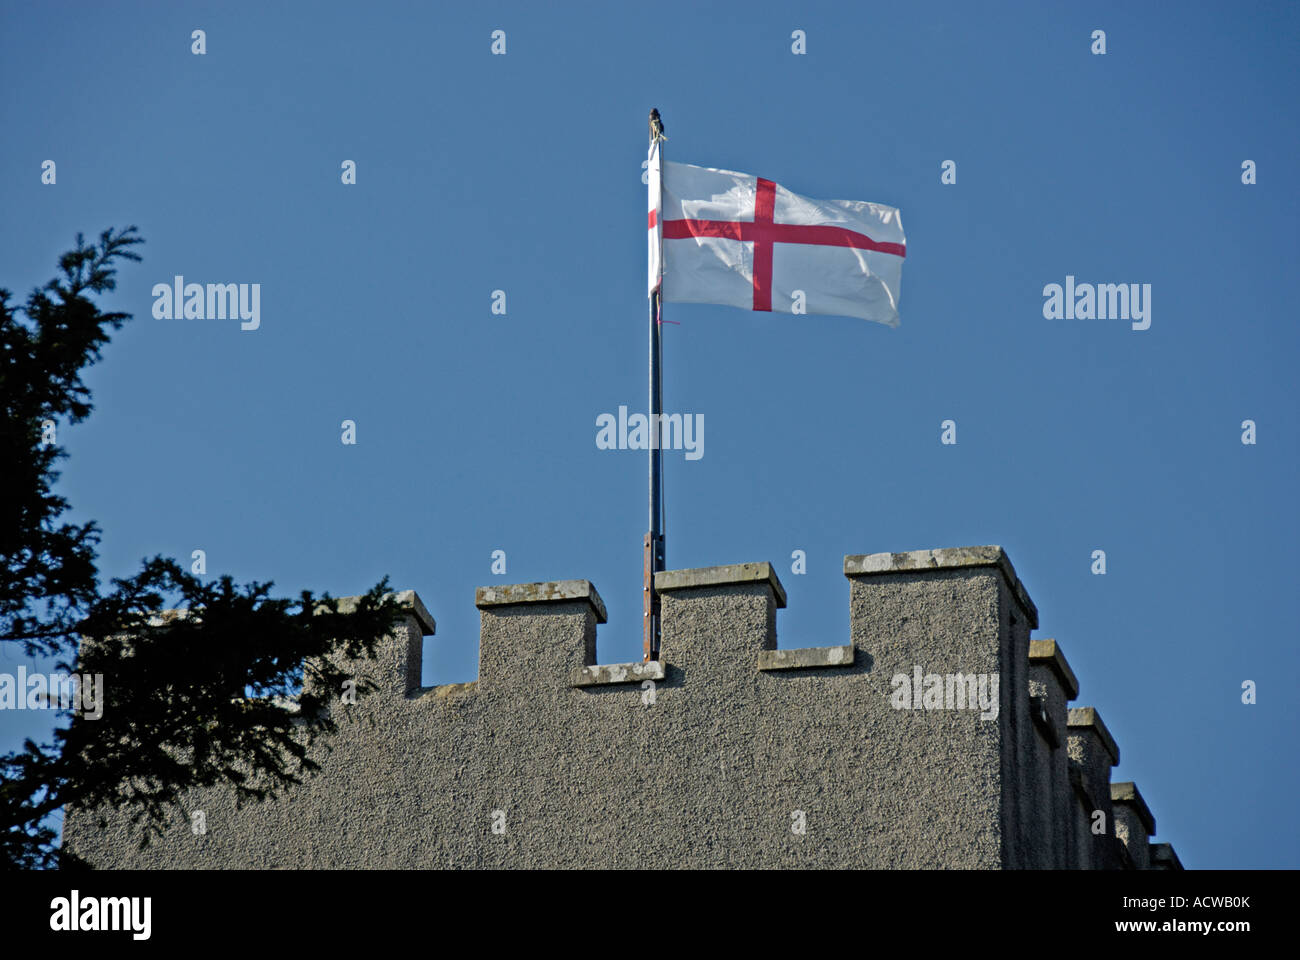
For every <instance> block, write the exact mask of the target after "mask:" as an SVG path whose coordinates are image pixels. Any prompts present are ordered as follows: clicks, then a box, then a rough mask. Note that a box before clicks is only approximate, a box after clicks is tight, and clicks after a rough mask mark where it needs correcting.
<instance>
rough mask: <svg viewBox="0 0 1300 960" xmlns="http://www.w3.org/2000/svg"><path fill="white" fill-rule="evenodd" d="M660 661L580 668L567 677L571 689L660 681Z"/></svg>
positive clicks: (661, 671)
mask: <svg viewBox="0 0 1300 960" xmlns="http://www.w3.org/2000/svg"><path fill="white" fill-rule="evenodd" d="M663 678H664V664H663V661H662V660H637V661H635V662H633V663H605V664H600V665H593V666H588V667H580V668H578V669H577V670H574V671H573V673H572V674H570V675H569V686H571V687H601V686H607V685H610V684H615V683H640V682H641V681H642V680H662V679H663Z"/></svg>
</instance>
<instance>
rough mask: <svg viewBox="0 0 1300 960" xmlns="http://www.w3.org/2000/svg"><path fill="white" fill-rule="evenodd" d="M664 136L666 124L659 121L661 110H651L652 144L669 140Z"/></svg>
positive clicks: (654, 108) (652, 108) (653, 108)
mask: <svg viewBox="0 0 1300 960" xmlns="http://www.w3.org/2000/svg"><path fill="white" fill-rule="evenodd" d="M667 139H668V138H667V137H665V136H664V122H663V120H661V119H659V109H658V108H657V107H651V108H650V142H651V143H658V142H659V141H660V140H667Z"/></svg>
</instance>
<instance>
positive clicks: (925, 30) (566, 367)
mask: <svg viewBox="0 0 1300 960" xmlns="http://www.w3.org/2000/svg"><path fill="white" fill-rule="evenodd" d="M1298 27H1300V8H1297V7H1296V6H1295V5H1293V4H1281V3H1233V4H1229V3H1216V4H1195V3H1186V4H1177V5H1156V4H1088V5H1083V4H1078V5H1071V6H1070V7H1068V8H1066V7H1065V6H1064V5H1059V4H1039V3H1025V4H1006V3H1001V4H988V5H986V4H970V3H961V2H956V3H931V4H911V3H909V4H852V5H850V4H810V3H800V4H797V5H782V4H765V3H745V4H738V3H737V4H707V5H706V4H698V3H682V4H679V3H672V2H665V3H656V4H653V5H649V6H646V5H632V4H590V5H587V4H566V3H561V4H546V5H541V4H491V5H489V4H458V5H449V4H440V5H433V4H418V3H411V4H394V3H382V2H376V3H371V4H363V5H352V4H327V3H310V4H306V3H302V4H296V3H275V4H251V3H241V4H173V3H155V4H133V3H123V4H91V3H84V4H68V3H43V4H27V3H22V4H19V3H5V4H3V5H2V6H0V89H2V90H4V91H5V93H4V95H3V97H2V98H0V110H2V111H3V113H2V114H0V116H2V118H3V124H2V126H0V129H2V130H3V131H4V139H5V147H4V149H3V150H0V209H2V210H3V211H4V218H3V222H4V227H3V230H2V231H0V264H2V265H3V266H2V268H0V285H2V286H5V287H8V288H9V289H10V290H12V291H14V293H15V294H17V295H19V296H25V295H26V293H27V292H28V291H29V290H30V289H31V287H32V286H34V285H36V284H38V283H41V282H43V281H44V280H46V279H48V278H49V277H50V276H52V275H53V271H54V267H55V261H56V259H57V257H58V255H59V254H60V253H61V252H62V251H64V250H66V249H67V248H68V247H69V246H70V245H71V243H72V241H73V238H74V236H75V234H76V233H77V232H78V231H82V232H85V233H86V234H88V235H97V234H98V233H99V231H101V230H102V229H104V228H105V227H108V226H125V225H127V224H132V223H134V224H138V225H139V227H140V228H141V232H142V233H143V235H144V236H145V237H146V239H147V244H146V245H145V246H144V247H143V248H142V249H141V251H140V252H141V253H142V254H143V256H144V258H145V260H144V262H143V263H142V264H127V265H125V266H124V267H123V269H122V271H121V274H120V283H119V286H118V289H117V291H116V292H115V293H114V294H112V295H111V296H109V297H108V298H106V299H105V301H104V304H105V307H106V308H115V309H122V310H127V311H131V312H133V313H134V314H135V319H134V321H132V322H131V323H130V324H129V325H128V326H127V327H126V328H125V329H123V330H122V331H121V332H120V333H119V334H118V335H117V336H116V337H115V338H114V341H113V343H112V344H111V345H110V346H109V347H108V348H107V350H106V353H105V357H104V360H103V361H102V362H101V363H100V364H99V365H98V366H96V367H94V368H93V369H92V370H91V371H90V373H89V375H88V377H87V382H88V384H89V385H90V387H91V388H92V391H93V397H94V401H95V406H96V409H95V412H94V414H93V415H92V417H91V418H90V419H89V420H87V421H86V422H85V423H83V424H81V425H78V426H76V427H71V428H67V429H65V430H63V431H62V433H61V435H60V440H61V442H62V443H63V444H64V446H65V447H66V449H67V450H68V452H69V453H70V455H71V456H70V459H69V460H67V461H65V462H64V464H63V471H64V473H63V479H62V481H61V487H60V489H61V492H62V493H63V494H64V495H65V496H67V497H68V498H69V500H70V501H71V502H72V503H73V505H74V507H75V510H74V513H73V517H74V518H75V519H88V518H94V519H96V520H97V521H98V522H99V523H100V525H101V526H102V528H103V531H104V540H103V545H102V550H101V558H100V559H101V572H102V574H103V575H104V576H105V577H109V576H123V575H127V574H129V573H131V572H133V571H134V570H135V569H137V568H138V563H139V561H140V559H141V558H142V557H144V556H148V555H152V554H154V553H162V554H165V555H170V556H175V557H178V558H182V559H185V558H188V557H189V556H190V553H191V551H192V550H195V549H203V550H205V551H206V553H207V558H208V572H209V574H210V575H212V576H216V575H219V574H223V573H230V574H232V575H233V576H235V577H236V579H238V580H241V581H248V580H252V579H257V580H274V581H275V583H276V585H277V588H278V590H279V591H281V592H283V593H290V594H291V593H293V592H296V591H297V590H299V589H302V588H312V589H317V590H324V589H328V590H330V591H332V592H333V593H335V594H336V595H346V594H352V593H358V592H361V591H362V590H364V589H365V588H366V587H368V586H370V585H372V584H373V583H374V582H375V581H377V580H378V578H379V577H380V576H382V575H384V574H389V575H391V577H392V580H393V583H394V585H395V586H396V587H398V588H414V589H415V590H417V591H418V592H419V594H420V595H421V597H422V598H423V599H424V601H425V603H426V604H427V605H428V607H429V609H430V610H431V612H432V613H433V615H434V616H435V618H436V619H437V621H438V634H437V636H436V637H435V638H432V639H431V640H430V641H429V642H428V643H427V646H426V668H425V677H424V679H425V682H426V683H445V682H456V681H463V680H470V679H473V678H474V677H475V675H476V673H477V637H478V614H477V611H476V609H475V607H474V603H473V591H474V587H475V586H477V585H481V584H487V583H492V582H511V583H514V582H526V581H532V580H557V579H565V578H587V579H590V580H592V581H593V582H594V583H595V584H596V586H597V588H598V589H599V590H600V592H601V594H602V596H603V597H604V599H605V601H606V604H607V605H608V608H609V615H610V616H609V622H608V623H607V624H606V625H604V626H602V627H601V629H600V633H599V656H600V659H601V660H602V661H603V662H617V661H625V660H632V659H638V658H639V656H640V629H639V620H640V571H641V557H640V548H641V537H642V535H643V533H644V532H645V457H644V454H643V453H639V452H633V451H621V452H620V451H605V450H598V449H597V447H596V444H595V435H596V427H595V420H596V417H597V416H598V415H599V414H601V413H603V412H616V411H617V409H618V406H619V405H620V404H626V405H627V406H628V407H629V408H630V409H632V410H638V409H644V405H645V325H646V317H645V314H646V304H645V298H644V276H645V232H644V231H645V203H646V198H645V188H644V186H643V185H642V183H641V161H642V160H643V159H644V157H645V133H646V120H645V118H646V113H647V111H648V110H649V108H650V107H651V106H657V107H658V108H659V110H660V111H661V112H662V114H663V117H664V122H665V124H666V127H667V133H668V135H669V137H670V140H669V143H668V145H667V153H666V155H667V156H668V157H669V158H670V159H674V160H678V161H681V162H686V163H695V164H700V165H705V166H717V167H723V168H727V169H733V170H741V171H745V172H748V173H755V174H759V175H761V176H764V177H767V178H770V179H773V180H775V181H776V182H778V183H780V184H782V185H783V186H785V187H788V188H789V189H791V190H794V191H796V192H798V193H801V194H804V195H807V196H811V197H828V198H843V199H855V200H873V201H877V202H880V203H886V204H890V205H894V206H897V207H899V208H900V209H901V211H902V217H903V223H904V226H905V227H906V230H907V239H908V257H907V263H906V266H905V267H904V270H903V280H902V300H901V305H900V313H901V317H902V325H901V326H900V327H899V328H898V329H894V330H891V329H888V328H886V327H884V326H881V325H878V324H872V323H868V322H865V321H861V320H853V319H849V318H837V317H808V316H804V317H792V316H788V315H781V314H760V313H752V312H747V311H742V310H738V309H734V308H728V307H720V306H708V305H677V304H670V305H669V306H668V312H667V313H666V314H665V317H666V318H667V319H673V320H676V321H679V323H680V325H673V326H668V327H667V328H666V333H665V385H664V389H665V407H666V409H667V410H669V411H682V412H690V413H699V414H703V415H704V418H705V421H706V424H707V432H706V446H705V455H704V456H703V458H701V459H699V460H696V461H691V462H688V461H685V460H684V459H683V457H682V455H681V454H680V453H676V454H670V455H669V456H668V457H667V464H666V488H667V509H668V528H667V553H668V566H669V567H670V568H674V569H675V568H680V567H694V566H711V565H714V564H721V563H734V562H743V561H758V560H770V561H772V562H773V563H774V564H776V566H777V569H778V571H779V573H780V575H781V578H782V581H783V583H784V584H785V586H786V589H787V591H788V593H789V607H788V608H787V609H786V610H784V611H782V613H781V615H780V618H779V620H778V635H779V639H780V644H781V645H782V646H785V647H798V646H820V645H830V644H837V643H844V642H846V637H847V635H848V585H847V581H846V580H845V579H844V577H843V575H842V562H843V557H844V555H845V554H849V553H853V554H856V553H873V552H879V551H902V550H912V549H923V548H930V547H940V546H962V545H971V544H987V543H997V544H1001V545H1002V546H1004V547H1005V548H1006V549H1007V551H1008V552H1009V554H1010V556H1011V558H1012V561H1013V562H1014V563H1015V565H1016V568H1017V570H1018V572H1019V573H1020V575H1021V578H1022V579H1023V581H1024V583H1025V585H1026V587H1027V589H1028V591H1029V593H1030V595H1031V596H1032V597H1033V599H1034V601H1035V602H1036V603H1037V605H1038V607H1039V610H1040V615H1041V623H1042V628H1041V629H1040V630H1039V631H1037V633H1036V634H1035V637H1038V638H1045V637H1055V638H1056V639H1057V640H1058V641H1059V642H1060V643H1061V644H1062V646H1063V649H1064V651H1065V652H1066V655H1067V656H1068V657H1069V660H1070V662H1071V664H1072V665H1073V667H1074V669H1075V672H1076V673H1077V674H1078V676H1079V679H1080V684H1081V696H1080V699H1079V701H1077V705H1085V704H1087V705H1093V706H1096V707H1097V708H1098V709H1099V710H1100V712H1101V714H1102V716H1103V717H1104V718H1105V721H1106V723H1107V725H1108V726H1109V727H1110V729H1111V730H1112V732H1113V733H1114V734H1115V737H1116V739H1117V740H1118V742H1119V744H1120V748H1121V753H1122V760H1123V763H1122V764H1121V766H1120V767H1118V768H1117V769H1116V770H1115V771H1114V773H1113V777H1114V779H1115V780H1128V779H1133V780H1136V781H1137V782H1138V785H1139V787H1140V789H1141V790H1142V792H1143V793H1144V795H1145V796H1146V798H1147V800H1148V802H1149V803H1150V805H1151V807H1152V810H1153V812H1154V813H1155V815H1156V819H1157V824H1158V827H1159V838H1160V839H1165V840H1170V841H1172V842H1173V843H1174V845H1175V847H1176V849H1177V850H1178V851H1179V853H1180V855H1181V857H1182V858H1183V861H1184V863H1186V864H1187V865H1188V866H1195V867H1281V866H1286V867H1296V866H1300V836H1298V832H1297V826H1296V821H1295V817H1294V797H1295V795H1296V793H1297V790H1300V776H1297V765H1296V751H1295V742H1296V734H1297V732H1298V730H1297V727H1298V726H1300V724H1298V723H1297V719H1298V700H1297V695H1296V688H1295V685H1296V684H1297V682H1300V655H1297V650H1296V633H1297V631H1296V613H1297V601H1296V597H1297V591H1296V589H1295V583H1296V580H1297V575H1298V574H1300V553H1297V551H1296V550H1295V548H1294V543H1295V542H1296V540H1297V534H1300V529H1298V528H1300V523H1298V520H1300V515H1298V512H1297V506H1296V497H1295V487H1296V477H1297V466H1298V450H1297V429H1296V410H1297V404H1296V378H1295V373H1294V363H1295V359H1296V356H1297V347H1298V346H1300V342H1298V341H1300V336H1298V335H1297V327H1296V324H1295V317H1294V293H1293V291H1294V287H1293V284H1292V282H1291V279H1292V277H1293V276H1294V274H1295V262H1296V258H1297V254H1298V253H1300V249H1298V243H1297V236H1298V234H1297V229H1296V223H1297V213H1298V211H1297V202H1296V198H1297V194H1296V190H1295V187H1294V183H1295V179H1294V178H1295V176H1296V174H1295V169H1294V161H1295V158H1296V156H1298V155H1300V137H1298V136H1297V123H1296V111H1295V107H1294V99H1295V89H1296V87H1295V76H1296V67H1297V63H1296V53H1295V44H1294V37H1295V36H1296V31H1297V28H1298ZM194 29H203V30H205V31H206V43H207V53H206V54H205V55H203V56H196V55H193V54H192V53H191V52H190V48H191V39H190V34H191V31H192V30H194ZM497 29H501V30H504V31H505V32H506V43H507V47H506V50H507V52H506V54H505V55H504V56H493V55H491V53H490V50H489V47H490V44H491V39H490V35H491V33H492V31H493V30H497ZM796 29H801V30H804V31H805V32H806V35H807V53H806V55H802V56H796V55H794V54H792V53H791V42H792V41H791V33H792V31H794V30H796ZM1095 29H1103V30H1105V31H1106V45H1107V52H1106V54H1105V55H1104V56H1095V55H1093V54H1092V53H1090V46H1091V43H1092V41H1091V38H1090V35H1091V33H1092V31H1093V30H1095ZM47 159H53V160H55V161H56V163H57V183H56V184H55V185H52V186H51V185H43V184H42V183H41V179H40V174H41V164H42V162H43V161H45V160H47ZM344 160H353V161H355V162H356V164H357V183H356V184H355V185H353V186H344V185H343V184H341V183H340V165H341V163H342V162H343V161H344ZM945 160H954V161H955V162H956V164H957V183H956V184H955V185H944V184H942V183H941V182H940V172H941V170H940V165H941V163H942V162H943V161H945ZM1245 160H1252V161H1254V162H1255V164H1256V165H1257V177H1258V183H1256V184H1255V185H1251V186H1247V185H1243V183H1242V182H1241V165H1242V163H1243V161H1245ZM176 274H182V275H184V276H185V277H186V278H187V280H188V281H193V282H200V283H208V282H248V283H251V282H257V283H260V284H261V327H260V329H258V330H256V331H247V332H245V331H241V330H240V329H239V324H238V322H237V321H223V320H157V319H154V318H153V316H152V313H151V308H152V305H153V298H152V296H151V293H150V291H151V288H152V286H153V285H154V284H155V283H159V282H163V283H169V282H171V278H172V277H173V276H174V275H176ZM1067 274H1069V275H1074V276H1075V277H1076V278H1077V279H1078V280H1079V281H1080V282H1094V283H1107V282H1116V283H1118V282H1130V283H1149V284H1151V285H1152V323H1151V327H1150V329H1149V330H1145V331H1134V330H1132V329H1130V326H1129V324H1128V323H1127V322H1125V321H1122V320H1046V319H1044V317H1043V287H1044V286H1045V285H1046V284H1049V283H1063V282H1064V279H1065V277H1066V276H1067ZM498 289H500V290H504V291H506V295H507V313H506V315H505V316H499V315H493V314H492V313H491V310H490V306H491V294H492V291H493V290H498ZM345 419H352V420H354V421H355V422H356V424H357V441H358V442H357V443H356V444H355V445H353V446H345V445H343V444H342V443H341V442H340V424H341V422H342V421H343V420H345ZM946 419H952V420H955V421H956V424H957V440H958V442H957V443H956V445H942V444H941V443H940V423H941V422H942V421H943V420H946ZM1245 419H1252V420H1254V421H1255V422H1256V424H1257V430H1258V442H1257V443H1256V444H1255V445H1253V446H1247V445H1243V444H1242V443H1241V432H1242V431H1241V423H1242V421H1243V420H1245ZM497 549H502V550H505V551H506V555H507V575H506V576H505V577H494V576H492V574H491V572H490V563H491V553H492V551H493V550H497ZM796 549H801V550H804V551H806V553H807V557H808V568H807V569H808V572H807V574H806V575H803V576H798V575H794V574H792V573H791V572H790V564H791V561H790V556H791V553H792V551H794V550H796ZM1096 549H1103V550H1105V551H1106V555H1107V573H1106V574H1105V575H1104V576H1096V575H1093V574H1092V573H1091V571H1090V567H1091V562H1092V561H1091V554H1092V551H1094V550H1096ZM12 664H13V661H12V660H11V659H9V660H4V661H0V669H12ZM1245 680H1253V681H1255V682H1256V683H1257V684H1258V695H1257V696H1258V702H1257V703H1256V704H1255V705H1253V706H1246V705H1243V704H1242V703H1241V684H1242V682H1243V681H1245ZM47 724H48V715H33V714H27V713H22V714H14V713H6V714H2V715H0V749H11V748H12V747H13V746H14V745H15V744H16V743H18V742H19V739H20V737H21V736H24V735H31V734H34V733H38V732H40V731H41V730H43V729H48V726H47Z"/></svg>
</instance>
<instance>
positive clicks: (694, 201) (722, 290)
mask: <svg viewBox="0 0 1300 960" xmlns="http://www.w3.org/2000/svg"><path fill="white" fill-rule="evenodd" d="M647 167H648V169H649V177H648V180H649V184H650V215H649V228H650V290H651V292H653V291H654V289H655V287H656V286H657V285H658V284H660V283H662V284H663V287H662V297H663V299H664V300H667V301H670V302H675V303H721V304H726V305H729V306H733V307H743V308H745V309H748V310H767V311H775V312H777V313H817V314H835V315H838V316H847V317H861V318H863V319H864V320H876V321H878V322H880V323H884V324H888V325H889V326H891V327H896V326H898V297H899V282H900V280H901V276H902V271H903V258H904V257H905V256H906V255H907V239H906V237H904V236H903V224H902V221H901V220H900V219H899V213H898V209H897V208H895V207H887V206H885V205H884V204H880V203H869V202H867V201H863V200H812V199H809V198H808V197H801V196H799V195H798V194H797V193H791V192H790V191H789V190H787V189H785V188H784V187H782V186H780V185H779V184H776V183H773V182H772V181H771V180H764V179H763V178H762V177H755V176H751V175H750V174H747V173H735V172H733V171H731V170H714V169H712V168H710V167H695V166H691V165H689V164H685V163H673V162H671V161H664V162H663V164H662V171H661V169H660V159H659V144H658V143H657V142H656V143H653V144H651V146H650V158H649V162H648V164H647Z"/></svg>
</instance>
